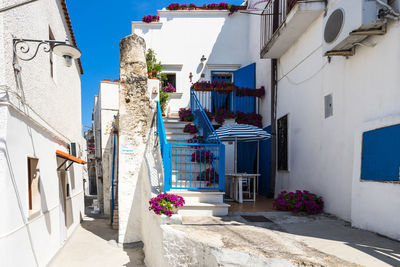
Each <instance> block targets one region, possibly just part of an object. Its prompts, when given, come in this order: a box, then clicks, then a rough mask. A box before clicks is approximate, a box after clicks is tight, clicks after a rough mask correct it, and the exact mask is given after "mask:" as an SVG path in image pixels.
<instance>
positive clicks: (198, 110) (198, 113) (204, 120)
mask: <svg viewBox="0 0 400 267" xmlns="http://www.w3.org/2000/svg"><path fill="white" fill-rule="evenodd" d="M190 109H191V111H192V114H193V117H194V124H195V125H196V126H197V129H198V130H199V135H202V136H204V138H205V139H207V137H208V136H209V135H212V134H214V135H215V136H217V138H216V140H215V141H213V142H215V143H218V144H221V140H219V137H218V135H217V134H216V133H215V130H214V127H213V126H212V124H211V122H210V120H209V119H208V117H207V114H206V113H205V111H204V109H203V106H202V105H201V104H200V101H199V99H198V98H197V96H196V94H195V92H194V91H193V89H190Z"/></svg>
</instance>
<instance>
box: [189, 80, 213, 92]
mask: <svg viewBox="0 0 400 267" xmlns="http://www.w3.org/2000/svg"><path fill="white" fill-rule="evenodd" d="M192 88H193V90H194V91H212V90H213V86H212V84H211V82H209V81H202V82H195V83H194V84H193V85H192Z"/></svg>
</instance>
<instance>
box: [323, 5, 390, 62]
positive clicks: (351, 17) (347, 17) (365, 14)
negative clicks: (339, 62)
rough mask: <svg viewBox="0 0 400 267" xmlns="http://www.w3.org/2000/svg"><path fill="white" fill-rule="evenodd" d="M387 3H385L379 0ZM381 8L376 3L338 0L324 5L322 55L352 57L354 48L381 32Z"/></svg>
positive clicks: (384, 23) (383, 19) (382, 31)
mask: <svg viewBox="0 0 400 267" xmlns="http://www.w3.org/2000/svg"><path fill="white" fill-rule="evenodd" d="M381 2H382V3H384V4H387V0H381ZM383 10H384V7H383V6H382V5H381V4H379V3H378V2H377V1H376V0H338V1H335V3H333V4H331V5H329V6H328V13H327V15H326V16H325V19H324V32H323V50H324V54H325V55H326V56H331V55H342V56H349V55H353V54H354V47H355V46H356V45H357V44H359V43H360V42H362V41H363V40H364V39H365V38H367V37H368V36H370V35H378V34H384V33H385V25H386V19H385V18H384V16H382V15H381V13H382V11H383Z"/></svg>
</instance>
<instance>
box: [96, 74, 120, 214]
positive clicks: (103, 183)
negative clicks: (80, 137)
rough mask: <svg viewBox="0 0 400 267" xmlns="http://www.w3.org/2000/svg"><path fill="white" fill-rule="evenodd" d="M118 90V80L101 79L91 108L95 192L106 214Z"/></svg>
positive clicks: (107, 212)
mask: <svg viewBox="0 0 400 267" xmlns="http://www.w3.org/2000/svg"><path fill="white" fill-rule="evenodd" d="M118 90H119V83H118V81H114V82H112V81H111V80H103V81H101V82H100V87H99V92H98V95H97V96H95V104H94V108H93V129H94V132H95V134H94V139H95V157H96V175H97V194H98V199H99V203H101V210H102V212H104V214H105V215H108V216H109V215H110V214H111V177H112V161H113V159H112V155H113V151H112V149H113V142H114V140H113V126H114V121H115V118H116V116H117V115H118V110H119V103H118ZM114 161H115V159H114Z"/></svg>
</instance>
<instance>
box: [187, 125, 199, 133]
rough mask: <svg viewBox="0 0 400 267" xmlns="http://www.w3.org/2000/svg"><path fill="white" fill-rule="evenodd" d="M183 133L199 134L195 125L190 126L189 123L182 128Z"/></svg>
mask: <svg viewBox="0 0 400 267" xmlns="http://www.w3.org/2000/svg"><path fill="white" fill-rule="evenodd" d="M183 132H185V133H191V134H195V133H197V132H199V130H197V127H196V125H194V124H191V123H188V124H186V125H185V127H184V128H183Z"/></svg>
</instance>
